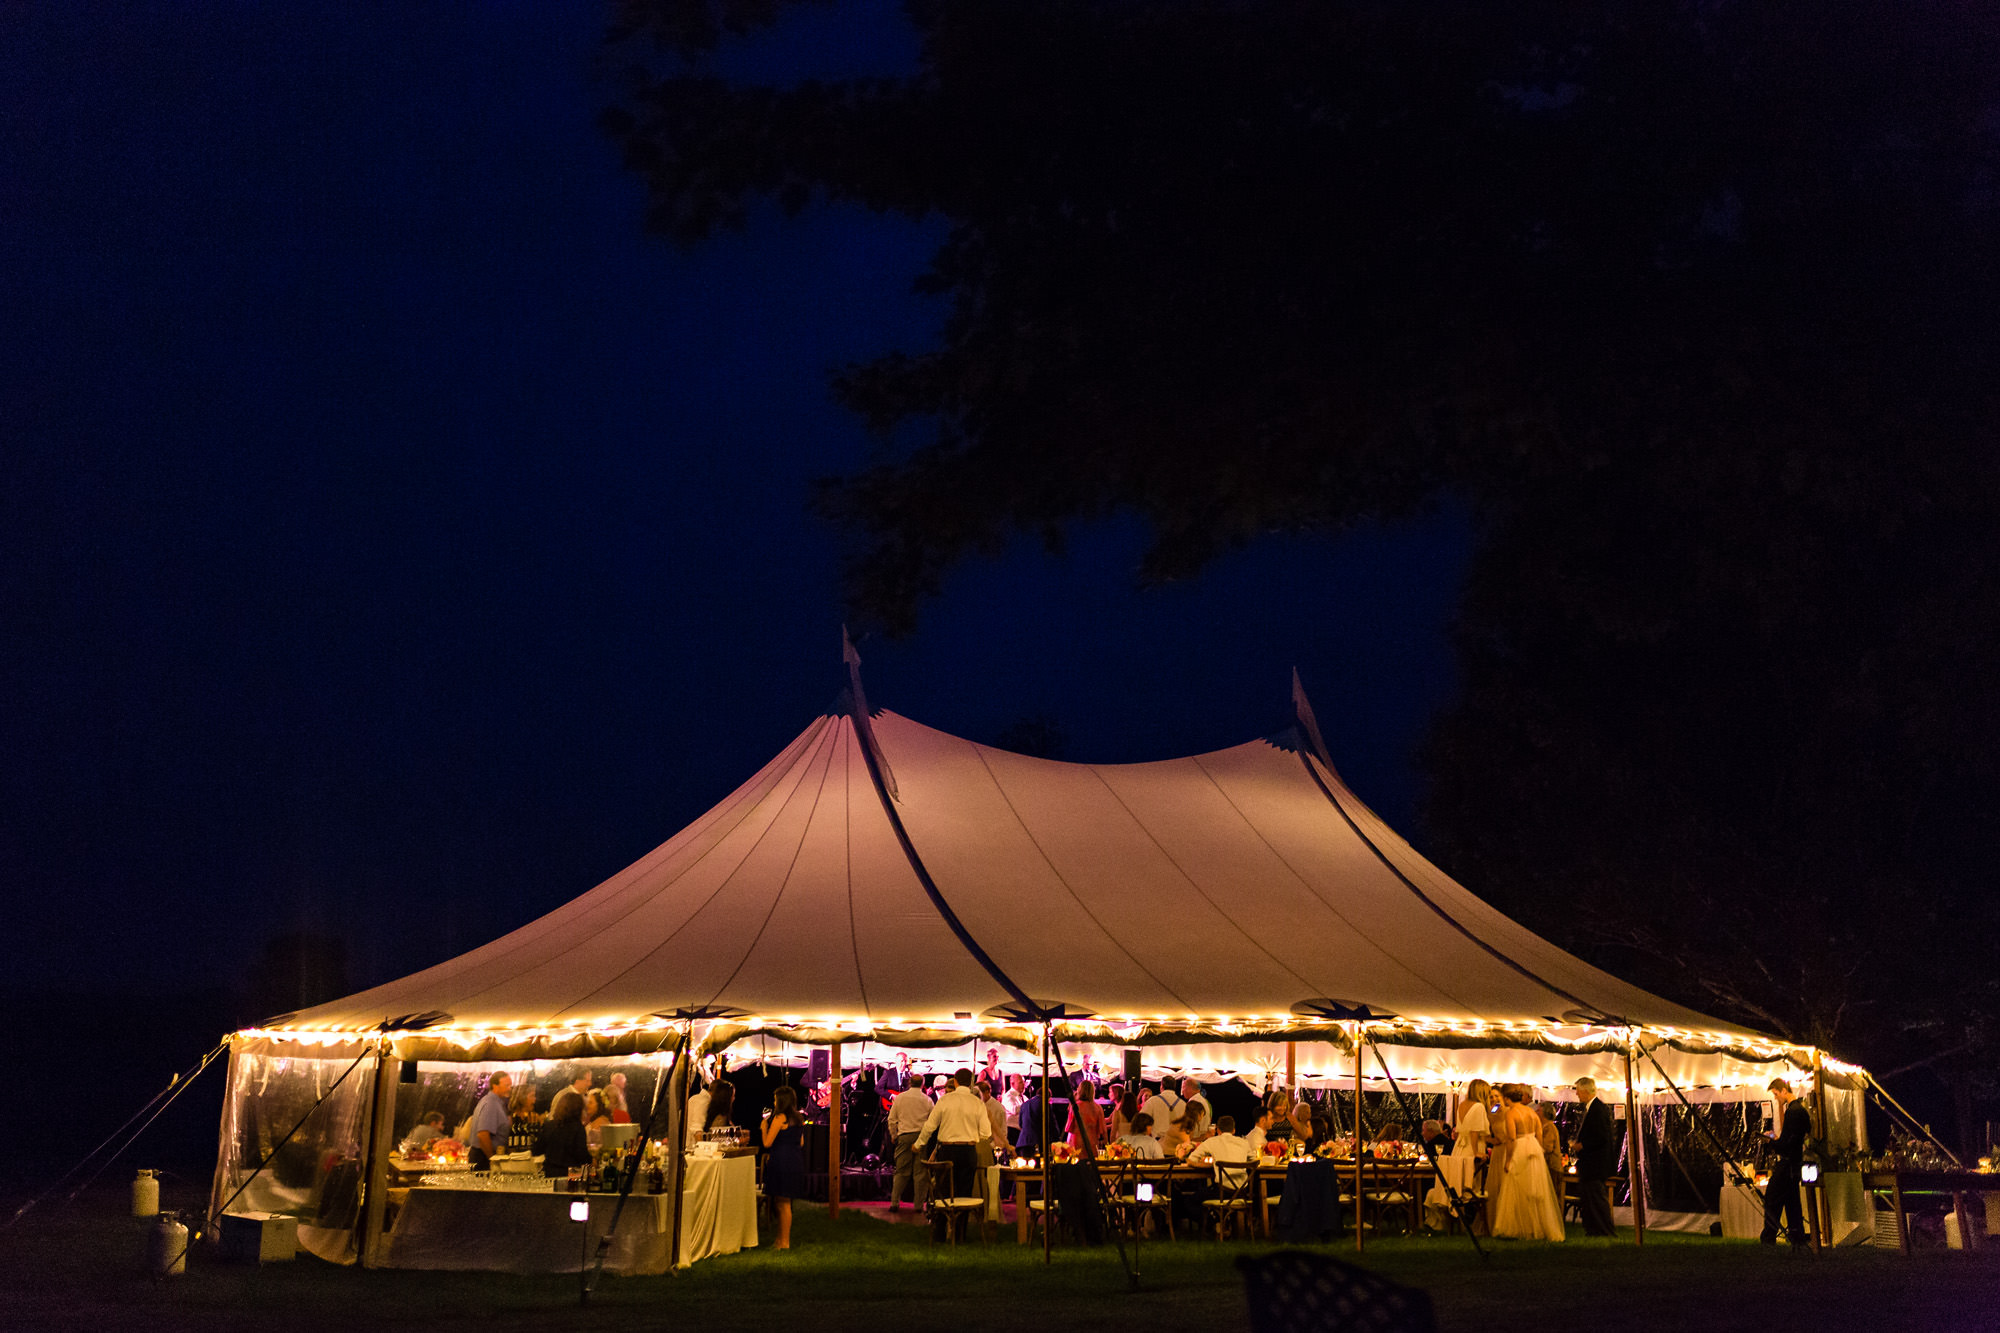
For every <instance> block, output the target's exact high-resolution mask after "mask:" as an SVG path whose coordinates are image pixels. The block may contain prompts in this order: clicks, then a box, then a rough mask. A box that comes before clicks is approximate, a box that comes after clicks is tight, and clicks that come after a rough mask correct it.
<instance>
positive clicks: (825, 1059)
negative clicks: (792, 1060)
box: [806, 1046, 833, 1086]
mask: <svg viewBox="0 0 2000 1333" xmlns="http://www.w3.org/2000/svg"><path fill="white" fill-rule="evenodd" d="M807 1071H808V1072H807V1075H806V1083H807V1085H808V1086H816V1085H818V1084H821V1083H824V1082H826V1081H827V1079H829V1078H830V1077H832V1076H833V1052H832V1051H829V1050H827V1048H826V1047H824V1046H815V1047H813V1048H812V1056H811V1063H810V1064H809V1065H808V1066H807Z"/></svg>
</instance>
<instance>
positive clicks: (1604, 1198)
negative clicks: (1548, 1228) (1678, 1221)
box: [1575, 1078, 1618, 1236]
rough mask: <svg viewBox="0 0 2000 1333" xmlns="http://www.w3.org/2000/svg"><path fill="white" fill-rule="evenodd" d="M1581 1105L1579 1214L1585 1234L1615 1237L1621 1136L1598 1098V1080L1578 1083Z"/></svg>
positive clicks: (1579, 1128)
mask: <svg viewBox="0 0 2000 1333" xmlns="http://www.w3.org/2000/svg"><path fill="white" fill-rule="evenodd" d="M1576 1101H1577V1105H1579V1106H1581V1107H1582V1108H1583V1119H1582V1121H1581V1122H1580V1123H1579V1124H1578V1125H1577V1130H1576V1145H1575V1156H1576V1191H1577V1211H1579V1212H1581V1213H1582V1214H1583V1234H1584V1235H1586V1236H1615V1235H1617V1234H1618V1227H1617V1224H1616V1223H1614V1222H1613V1221H1612V1220H1611V1176H1612V1173H1613V1172H1615V1171H1617V1169H1618V1134H1617V1129H1616V1127H1615V1126H1613V1124H1612V1123H1611V1108H1610V1107H1608V1106H1606V1105H1605V1104H1604V1103H1603V1102H1601V1101H1599V1100H1598V1099H1597V1080H1596V1079H1594V1078H1580V1079H1578V1080H1577V1081H1576Z"/></svg>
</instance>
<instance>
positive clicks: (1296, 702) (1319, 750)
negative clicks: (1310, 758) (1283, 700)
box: [1292, 667, 1334, 772]
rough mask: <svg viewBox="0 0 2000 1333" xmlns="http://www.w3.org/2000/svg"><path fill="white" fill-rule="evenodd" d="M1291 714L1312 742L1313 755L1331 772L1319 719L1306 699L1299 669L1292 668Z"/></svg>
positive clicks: (1330, 763) (1331, 764)
mask: <svg viewBox="0 0 2000 1333" xmlns="http://www.w3.org/2000/svg"><path fill="white" fill-rule="evenodd" d="M1292 712H1293V714H1294V715H1296V716H1297V718H1298V720H1299V726H1300V727H1301V728H1302V729H1303V730H1304V731H1305V733H1306V739H1307V740H1309V741H1311V742H1312V750H1313V755H1314V756H1315V757H1316V758H1317V759H1318V760H1319V761H1320V762H1321V763H1322V764H1325V765H1326V767H1327V771H1328V772H1333V771H1334V767H1333V756H1332V755H1330V754H1329V753H1328V752H1327V748H1326V738H1325V737H1324V736H1322V735H1320V734H1319V719H1317V718H1315V717H1314V716H1313V706H1312V700H1310V699H1308V698H1306V687H1305V682H1304V681H1302V680H1300V679H1299V669H1298V668H1297V667H1293V668H1292Z"/></svg>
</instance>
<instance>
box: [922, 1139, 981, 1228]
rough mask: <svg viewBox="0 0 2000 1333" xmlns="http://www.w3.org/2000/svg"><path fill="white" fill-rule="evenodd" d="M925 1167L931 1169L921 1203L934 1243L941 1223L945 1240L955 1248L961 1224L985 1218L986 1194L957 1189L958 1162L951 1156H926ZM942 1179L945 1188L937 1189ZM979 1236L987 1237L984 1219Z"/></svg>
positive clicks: (925, 1179) (925, 1177) (925, 1176)
mask: <svg viewBox="0 0 2000 1333" xmlns="http://www.w3.org/2000/svg"><path fill="white" fill-rule="evenodd" d="M924 1166H925V1167H927V1168H928V1170H927V1171H926V1172H925V1175H924V1195H925V1197H924V1199H923V1201H922V1202H923V1209H924V1213H925V1215H926V1216H928V1217H929V1218H930V1222H931V1244H933V1245H935V1244H937V1233H938V1225H939V1224H940V1223H942V1224H943V1226H944V1234H945V1237H946V1239H947V1240H948V1241H949V1242H950V1243H951V1244H952V1245H953V1246H954V1247H956V1246H957V1244H958V1227H959V1223H960V1222H961V1221H970V1220H971V1219H972V1218H973V1217H975V1216H980V1217H982V1218H983V1215H984V1214H985V1212H986V1196H985V1195H983V1194H960V1193H958V1192H957V1190H956V1189H955V1188H954V1186H955V1185H956V1183H957V1182H956V1181H955V1180H954V1178H953V1177H954V1176H955V1174H956V1169H957V1163H955V1162H953V1161H951V1160H949V1159H948V1158H943V1157H927V1158H925V1159H924ZM940 1181H942V1182H943V1184H944V1188H943V1189H942V1190H939V1188H938V1184H939V1182H940ZM979 1239H980V1240H981V1241H984V1240H985V1239H986V1227H985V1225H984V1222H983V1221H982V1223H981V1225H980V1228H979Z"/></svg>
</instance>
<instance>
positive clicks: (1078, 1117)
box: [1069, 1079, 1104, 1153]
mask: <svg viewBox="0 0 2000 1333" xmlns="http://www.w3.org/2000/svg"><path fill="white" fill-rule="evenodd" d="M1086 1132H1087V1133H1088V1134H1089V1137H1090V1147H1089V1148H1088V1149H1086V1148H1085V1147H1084V1146H1083V1144H1084V1136H1085V1134H1086ZM1069 1146H1070V1147H1072V1148H1075V1149H1076V1150H1077V1151H1078V1152H1086V1151H1087V1152H1093V1153H1094V1152H1096V1151H1097V1150H1098V1149H1099V1148H1102V1147H1103V1146H1104V1108H1103V1107H1101V1106H1099V1105H1098V1104H1097V1085H1096V1084H1095V1083H1092V1082H1091V1081H1090V1080H1089V1079H1085V1080H1084V1081H1083V1082H1081V1083H1079V1084H1077V1087H1076V1098H1075V1100H1074V1101H1072V1102H1071V1103H1070V1106H1069Z"/></svg>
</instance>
